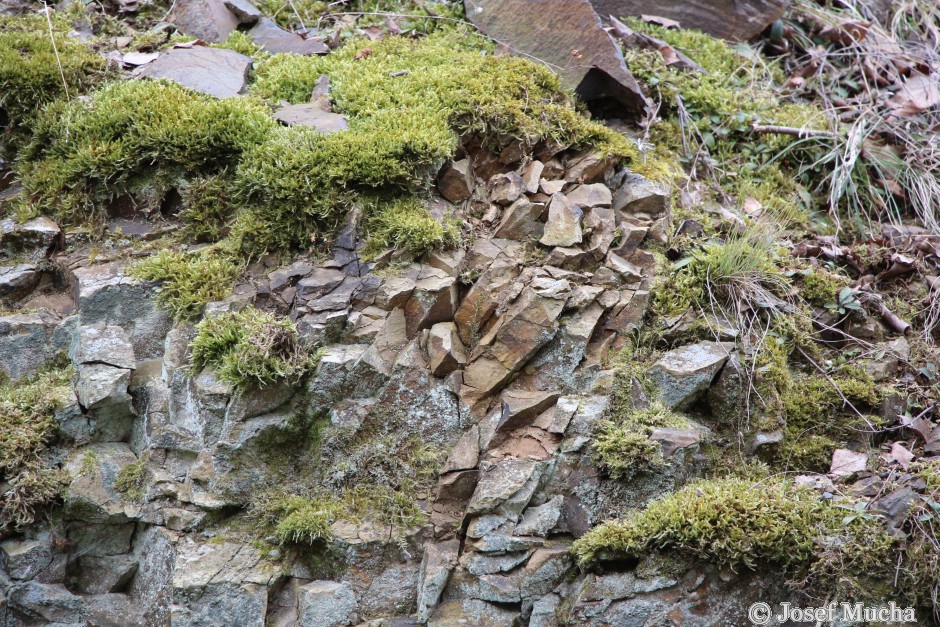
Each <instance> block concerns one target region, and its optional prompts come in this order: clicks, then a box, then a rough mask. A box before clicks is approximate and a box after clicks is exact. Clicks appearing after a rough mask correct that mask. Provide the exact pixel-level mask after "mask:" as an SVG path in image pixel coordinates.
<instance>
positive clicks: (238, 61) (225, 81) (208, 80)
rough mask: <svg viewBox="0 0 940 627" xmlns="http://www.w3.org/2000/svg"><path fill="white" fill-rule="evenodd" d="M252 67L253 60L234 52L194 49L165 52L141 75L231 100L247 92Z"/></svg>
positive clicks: (218, 49) (140, 74)
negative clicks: (163, 79)
mask: <svg viewBox="0 0 940 627" xmlns="http://www.w3.org/2000/svg"><path fill="white" fill-rule="evenodd" d="M249 68H251V58H250V57H246V56H245V55H243V54H239V53H237V52H235V51H234V50H225V49H222V48H207V47H205V46H193V47H192V48H173V49H172V50H168V51H167V52H164V53H163V54H161V55H160V57H159V58H158V59H157V60H156V61H153V62H151V63H149V64H148V65H146V66H144V68H143V70H141V71H140V73H139V74H138V76H140V77H144V78H168V79H170V80H171V81H175V82H177V83H179V84H180V85H183V86H184V87H189V88H190V89H195V90H196V91H201V92H202V93H204V94H209V95H210V96H213V97H214V98H231V97H232V96H238V95H239V94H241V93H243V92H244V91H245V88H246V87H247V85H248V70H249Z"/></svg>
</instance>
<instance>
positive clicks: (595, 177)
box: [565, 149, 617, 184]
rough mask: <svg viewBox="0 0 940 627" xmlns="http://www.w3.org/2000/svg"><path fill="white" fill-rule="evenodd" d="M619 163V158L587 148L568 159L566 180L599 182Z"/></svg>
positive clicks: (570, 181) (571, 181)
mask: <svg viewBox="0 0 940 627" xmlns="http://www.w3.org/2000/svg"><path fill="white" fill-rule="evenodd" d="M616 163H617V159H616V158H615V157H613V156H611V155H606V154H604V153H602V152H599V151H597V150H594V149H587V150H585V151H584V152H581V153H578V154H576V155H574V156H572V157H571V158H569V159H568V160H567V163H566V164H565V165H566V168H565V180H566V181H567V182H569V183H582V184H585V183H597V182H598V181H602V180H604V179H605V178H606V177H607V174H608V173H609V172H610V170H611V169H612V168H613V166H614V165H615V164H616Z"/></svg>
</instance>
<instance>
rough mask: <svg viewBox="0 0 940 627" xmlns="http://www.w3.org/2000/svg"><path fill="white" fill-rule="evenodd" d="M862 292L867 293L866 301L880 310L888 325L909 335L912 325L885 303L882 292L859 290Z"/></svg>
mask: <svg viewBox="0 0 940 627" xmlns="http://www.w3.org/2000/svg"><path fill="white" fill-rule="evenodd" d="M859 291H860V292H861V293H862V294H864V295H865V301H866V302H869V303H871V304H873V305H874V306H875V308H876V309H877V310H878V313H879V314H880V315H881V317H882V318H883V319H884V321H885V322H887V323H888V326H889V327H891V329H892V330H893V331H895V332H896V333H900V334H901V335H908V334H909V333H910V332H911V325H910V324H909V323H907V322H905V321H904V320H901V318H899V317H898V315H897V314H895V313H894V312H893V311H891V310H890V309H888V306H887V305H885V303H884V300H883V299H882V298H881V295H880V294H876V293H874V292H872V291H871V290H870V289H867V288H865V289H861V290H859Z"/></svg>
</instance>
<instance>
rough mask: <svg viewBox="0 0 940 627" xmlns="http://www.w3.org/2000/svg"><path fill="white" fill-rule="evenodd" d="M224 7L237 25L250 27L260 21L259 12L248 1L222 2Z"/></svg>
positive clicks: (229, 0) (226, 0) (232, 0)
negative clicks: (236, 19) (233, 16)
mask: <svg viewBox="0 0 940 627" xmlns="http://www.w3.org/2000/svg"><path fill="white" fill-rule="evenodd" d="M224 3H225V7H226V8H227V9H228V10H229V11H231V12H232V13H233V14H234V15H235V17H236V18H238V23H239V24H247V25H249V26H250V25H251V24H254V23H255V22H257V21H258V20H259V19H261V11H260V10H258V7H256V6H255V5H253V4H252V3H251V2H249V0H224Z"/></svg>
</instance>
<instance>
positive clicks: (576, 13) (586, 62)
mask: <svg viewBox="0 0 940 627" xmlns="http://www.w3.org/2000/svg"><path fill="white" fill-rule="evenodd" d="M464 5H465V9H466V13H467V18H468V19H469V20H470V21H472V22H473V23H474V24H475V25H476V26H477V27H478V28H479V29H480V30H481V31H483V33H484V34H486V35H489V36H490V37H492V38H494V39H496V40H497V41H501V42H504V43H505V44H506V45H507V46H508V47H509V49H510V50H511V51H512V52H514V53H516V54H524V55H526V56H530V57H534V58H536V59H540V60H541V61H542V62H544V63H547V64H549V65H550V66H551V67H552V68H554V69H555V70H556V71H557V72H559V73H560V74H561V76H562V81H563V83H564V84H565V86H567V87H568V88H569V89H574V90H576V91H577V92H578V94H579V95H580V96H581V98H583V99H584V100H586V101H591V100H596V99H599V98H614V99H615V100H617V101H618V102H620V103H621V104H622V105H623V106H624V107H626V108H627V110H628V111H629V112H630V113H632V114H634V115H639V114H641V113H642V112H643V111H644V110H645V109H646V99H645V98H644V97H643V94H642V91H641V90H640V87H639V85H638V84H637V82H636V80H635V79H634V78H633V76H632V75H631V74H630V71H629V70H628V69H627V66H626V63H624V60H623V55H622V54H621V52H620V49H619V48H618V47H617V45H616V44H615V43H614V41H613V39H612V38H611V37H610V35H608V34H607V33H606V32H605V31H604V30H603V28H601V22H600V19H599V18H598V16H597V14H596V13H594V10H593V9H592V8H591V5H590V3H589V2H588V1H587V0H547V1H544V2H540V3H538V5H532V4H531V3H530V2H528V0H465V2H464ZM617 14H618V15H622V13H617ZM573 50H576V51H577V54H573V53H572V51H573Z"/></svg>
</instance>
